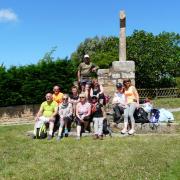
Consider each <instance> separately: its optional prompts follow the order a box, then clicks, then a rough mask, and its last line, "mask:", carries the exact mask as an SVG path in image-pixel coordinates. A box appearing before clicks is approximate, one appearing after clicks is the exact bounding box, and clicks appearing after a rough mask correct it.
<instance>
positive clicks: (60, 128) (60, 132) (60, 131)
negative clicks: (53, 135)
mask: <svg viewBox="0 0 180 180" xmlns="http://www.w3.org/2000/svg"><path fill="white" fill-rule="evenodd" d="M62 130H63V128H62V127H61V126H60V127H59V133H58V136H61V134H62Z"/></svg>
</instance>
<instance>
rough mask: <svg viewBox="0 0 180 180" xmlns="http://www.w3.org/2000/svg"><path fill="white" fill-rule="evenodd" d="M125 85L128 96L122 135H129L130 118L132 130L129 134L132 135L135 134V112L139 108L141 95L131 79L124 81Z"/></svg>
mask: <svg viewBox="0 0 180 180" xmlns="http://www.w3.org/2000/svg"><path fill="white" fill-rule="evenodd" d="M123 85H124V90H125V91H124V94H125V96H126V104H127V105H126V108H125V109H124V128H123V130H122V131H121V133H122V134H125V133H127V127H128V118H130V122H131V129H130V130H129V132H128V134H129V135H132V134H134V133H135V120H134V111H135V109H136V108H138V107H139V94H138V92H137V90H136V88H135V86H133V85H132V84H131V80H130V79H126V80H124V81H123Z"/></svg>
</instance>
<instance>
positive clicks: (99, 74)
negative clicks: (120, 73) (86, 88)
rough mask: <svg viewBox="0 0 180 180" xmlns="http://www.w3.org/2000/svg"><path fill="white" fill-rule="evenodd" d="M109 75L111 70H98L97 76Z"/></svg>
mask: <svg viewBox="0 0 180 180" xmlns="http://www.w3.org/2000/svg"><path fill="white" fill-rule="evenodd" d="M105 74H106V75H108V74H109V69H98V72H97V75H98V76H103V75H105Z"/></svg>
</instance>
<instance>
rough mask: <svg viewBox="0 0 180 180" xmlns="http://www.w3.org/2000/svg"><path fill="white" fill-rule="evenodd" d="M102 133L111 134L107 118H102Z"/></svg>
mask: <svg viewBox="0 0 180 180" xmlns="http://www.w3.org/2000/svg"><path fill="white" fill-rule="evenodd" d="M103 134H105V135H107V134H109V136H112V130H111V128H110V127H109V124H108V121H107V119H104V121H103Z"/></svg>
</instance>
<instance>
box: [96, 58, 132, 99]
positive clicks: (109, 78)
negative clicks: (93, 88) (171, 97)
mask: <svg viewBox="0 0 180 180" xmlns="http://www.w3.org/2000/svg"><path fill="white" fill-rule="evenodd" d="M127 78H129V79H131V81H132V84H134V85H135V63H134V61H114V62H113V63H112V67H111V68H110V69H99V70H98V81H99V83H100V84H102V85H103V87H104V91H105V93H106V94H107V95H110V96H112V95H113V93H114V92H115V89H116V87H115V85H116V83H117V82H121V83H122V82H123V80H124V79H127Z"/></svg>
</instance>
